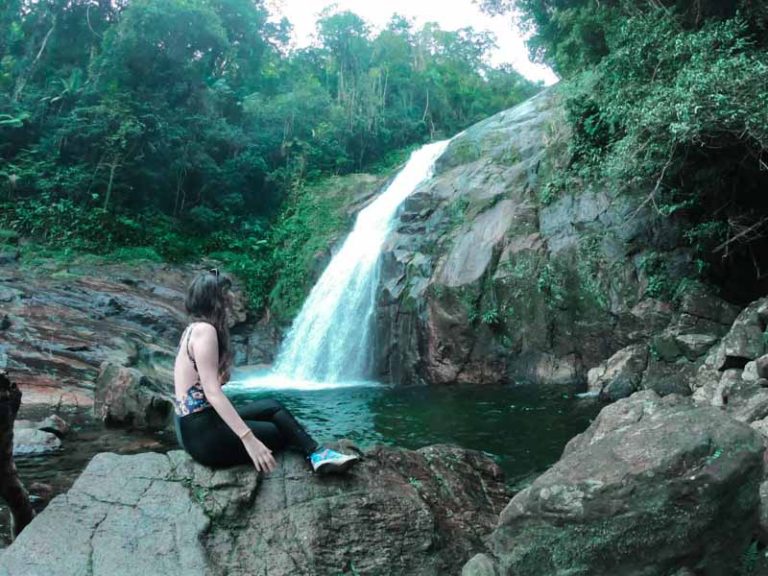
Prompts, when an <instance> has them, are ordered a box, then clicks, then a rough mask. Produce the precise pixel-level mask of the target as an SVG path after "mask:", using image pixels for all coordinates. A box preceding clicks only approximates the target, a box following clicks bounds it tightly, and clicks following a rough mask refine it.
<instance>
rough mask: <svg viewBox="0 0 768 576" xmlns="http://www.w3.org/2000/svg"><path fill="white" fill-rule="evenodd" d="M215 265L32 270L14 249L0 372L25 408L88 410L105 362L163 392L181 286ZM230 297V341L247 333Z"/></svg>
mask: <svg viewBox="0 0 768 576" xmlns="http://www.w3.org/2000/svg"><path fill="white" fill-rule="evenodd" d="M215 265H216V264H215V263H213V264H212V263H207V262H203V263H201V264H200V265H199V267H194V266H186V265H185V266H171V265H164V264H157V263H154V262H141V263H129V264H106V263H101V264H96V263H90V262H89V261H88V260H87V259H83V261H82V262H81V261H75V262H72V263H67V264H62V263H59V262H55V261H42V262H39V263H36V264H35V265H34V266H31V265H28V264H27V263H26V262H25V258H24V252H23V250H22V257H21V260H19V261H17V262H16V261H14V262H13V263H10V264H8V265H5V266H3V268H2V271H3V275H2V277H1V278H0V364H4V365H6V369H7V370H8V371H9V372H10V373H12V374H13V378H14V380H15V381H16V382H18V384H19V386H20V387H21V389H22V391H23V393H24V403H25V404H27V405H29V404H38V403H39V404H48V405H52V406H55V405H57V404H62V405H66V404H74V405H80V406H82V405H90V404H91V403H92V402H93V389H94V386H95V383H96V379H97V377H98V374H99V369H100V366H101V364H102V363H104V362H110V363H112V364H116V365H120V366H125V367H131V368H135V369H137V370H139V371H140V372H142V374H144V375H145V376H147V377H149V378H150V379H152V380H154V381H156V382H158V383H159V384H161V385H164V386H171V384H172V371H173V358H174V356H175V350H176V345H177V343H178V338H179V336H180V335H181V332H182V330H183V328H184V326H185V324H186V314H185V312H184V293H185V291H186V287H187V285H188V284H189V282H190V281H191V279H192V278H193V277H194V275H195V274H197V273H198V272H199V271H200V270H205V269H209V268H212V267H213V266H215ZM236 294H237V297H236V306H235V310H234V312H235V314H234V316H235V318H234V319H235V321H236V322H239V324H237V325H236V326H235V327H234V328H233V332H248V330H249V329H248V326H247V325H248V322H247V321H246V315H245V308H244V300H243V295H242V293H241V291H240V290H239V289H237V288H236Z"/></svg>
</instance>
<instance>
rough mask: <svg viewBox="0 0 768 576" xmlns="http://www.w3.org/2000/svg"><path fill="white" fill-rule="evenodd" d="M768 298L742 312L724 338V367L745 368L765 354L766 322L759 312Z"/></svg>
mask: <svg viewBox="0 0 768 576" xmlns="http://www.w3.org/2000/svg"><path fill="white" fill-rule="evenodd" d="M767 302H768V298H763V299H761V300H757V301H755V302H753V303H752V304H750V305H749V306H747V307H746V308H745V309H744V310H742V311H741V313H740V314H739V316H738V317H737V318H736V320H735V321H734V323H733V326H731V329H730V330H729V332H728V334H726V335H725V337H724V338H723V342H722V345H723V353H724V355H725V360H724V367H726V368H732V367H736V366H738V367H742V368H743V367H744V365H745V364H746V363H747V362H749V361H750V360H756V359H757V358H759V357H760V356H762V355H763V354H764V353H765V339H764V337H763V332H764V331H765V328H766V326H765V322H764V321H763V319H762V318H761V317H760V314H759V312H758V311H759V310H760V309H761V307H763V306H764V305H765V304H766V303H767Z"/></svg>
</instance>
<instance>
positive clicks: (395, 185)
mask: <svg viewBox="0 0 768 576" xmlns="http://www.w3.org/2000/svg"><path fill="white" fill-rule="evenodd" d="M448 142H449V141H448V140H445V141H443V142H436V143H434V144H428V145H426V146H424V147H423V148H421V149H419V150H417V151H416V152H414V153H413V154H412V155H411V158H410V159H409V160H408V163H407V164H406V166H405V168H403V169H402V170H401V171H400V173H399V174H398V175H397V177H396V178H395V180H394V181H393V182H392V184H390V186H389V187H388V188H387V189H386V190H385V191H384V192H382V193H381V195H379V197H378V198H376V200H374V201H373V202H372V203H371V204H370V205H369V206H367V207H366V208H365V209H364V210H362V211H361V212H360V214H358V216H357V221H356V222H355V227H354V229H353V230H352V232H351V233H350V234H349V236H348V237H347V239H346V241H345V242H344V245H343V246H342V247H341V250H339V252H338V254H336V255H335V256H334V257H333V259H332V260H331V262H330V264H328V267H327V268H326V270H325V272H323V275H322V276H321V277H320V280H318V282H317V284H315V287H314V288H313V289H312V292H311V293H310V295H309V298H307V301H306V302H305V303H304V306H303V308H302V309H301V312H300V313H299V315H298V316H297V317H296V320H295V321H294V323H293V326H292V327H291V330H290V332H289V333H288V337H287V338H286V340H285V342H284V343H283V346H282V348H281V351H280V353H279V355H278V358H277V361H276V362H275V367H274V375H275V376H277V377H278V378H279V379H280V380H283V379H287V380H291V381H294V382H296V381H314V382H349V381H360V380H364V379H366V377H368V376H370V372H371V369H372V362H373V356H374V355H373V348H372V343H371V332H372V329H373V323H372V320H373V313H374V308H375V298H376V290H377V287H378V284H379V266H378V262H379V256H380V255H381V247H382V245H383V244H384V240H386V238H387V235H388V234H389V232H390V231H391V228H392V225H393V222H394V219H395V218H394V217H395V214H396V213H397V209H398V207H399V206H400V204H402V202H403V201H404V200H405V199H406V198H407V197H408V196H409V195H410V194H411V192H413V191H414V190H415V189H416V187H417V186H418V185H419V184H420V183H421V182H423V181H424V180H426V179H428V178H430V177H431V176H432V169H433V166H434V163H435V160H436V159H437V158H438V157H439V156H440V155H441V154H442V153H443V151H444V150H445V148H446V147H447V146H448Z"/></svg>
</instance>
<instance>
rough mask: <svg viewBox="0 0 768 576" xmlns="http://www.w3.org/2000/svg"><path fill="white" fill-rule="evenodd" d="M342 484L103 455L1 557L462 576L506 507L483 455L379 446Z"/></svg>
mask: <svg viewBox="0 0 768 576" xmlns="http://www.w3.org/2000/svg"><path fill="white" fill-rule="evenodd" d="M364 456H365V457H364V460H363V461H362V462H361V463H360V464H358V466H357V467H356V468H355V469H354V471H353V472H352V473H351V474H349V475H348V476H343V477H314V476H313V475H312V473H311V472H309V471H308V467H307V466H306V463H305V462H303V461H302V459H301V458H300V456H298V455H294V454H282V455H280V456H279V466H278V468H277V469H276V470H275V471H274V472H272V473H271V474H270V475H267V476H259V475H257V474H256V473H255V472H254V471H253V469H252V468H250V467H237V468H232V469H228V470H219V471H212V470H210V469H207V468H204V467H202V466H199V465H197V464H194V463H193V462H192V461H191V460H190V459H189V458H188V457H187V456H186V455H185V454H184V453H182V452H171V453H169V454H167V455H164V454H155V453H147V454H141V455H137V456H117V455H114V454H99V455H98V456H96V457H95V458H94V459H93V460H92V461H91V463H90V464H89V465H88V468H87V469H86V470H85V472H83V474H82V475H81V476H80V478H79V479H78V480H77V481H76V483H75V485H74V486H73V487H72V489H71V490H70V491H69V492H68V493H67V494H64V495H61V496H58V497H56V498H55V499H54V500H53V501H51V503H50V504H49V505H48V507H47V508H46V509H45V510H44V511H43V512H42V513H41V514H40V515H39V516H38V517H37V518H35V520H34V521H33V523H32V524H31V525H30V526H29V527H28V528H27V529H26V530H25V531H24V532H23V533H22V534H21V536H20V537H19V538H18V539H17V540H16V541H15V542H13V544H12V545H11V546H10V547H9V548H8V549H7V550H6V551H5V552H4V553H3V554H2V555H1V556H0V575H1V576H11V575H12V576H33V575H34V576H36V575H42V574H56V575H57V576H70V575H71V576H75V575H77V576H102V575H103V576H132V575H136V576H147V575H148V574H162V575H164V576H173V575H175V574H178V575H180V576H181V575H183V576H194V575H197V574H199V575H206V576H215V575H219V574H221V575H224V574H227V575H235V574H242V575H246V574H265V575H270V576H281V575H284V576H289V575H290V576H300V575H304V574H306V575H315V574H318V575H319V574H329V575H330V574H345V573H346V574H360V575H364V574H370V575H374V574H387V575H391V576H398V575H403V576H406V575H407V576H419V575H435V576H437V575H442V574H454V573H458V572H459V570H460V567H461V566H462V565H463V564H464V563H465V562H466V561H467V560H468V559H469V558H470V557H471V556H473V554H474V553H475V552H477V551H479V550H480V549H481V548H482V544H481V536H482V535H483V534H485V533H487V532H489V531H490V530H491V529H492V528H493V526H494V524H495V521H496V519H497V518H498V514H499V512H500V511H501V509H502V508H503V506H504V504H505V503H506V501H507V499H508V497H509V496H508V494H507V492H506V489H505V488H504V483H503V479H502V475H501V472H500V470H499V468H498V467H497V466H496V465H495V464H494V463H493V462H492V461H491V460H490V459H489V458H487V457H485V456H483V455H481V454H480V453H477V452H471V451H465V450H461V449H458V448H454V447H450V446H432V447H427V448H423V449H421V450H418V451H415V452H412V451H407V450H397V449H392V448H375V449H372V450H370V451H368V452H366V453H365V455H364Z"/></svg>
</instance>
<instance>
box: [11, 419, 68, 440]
mask: <svg viewBox="0 0 768 576" xmlns="http://www.w3.org/2000/svg"><path fill="white" fill-rule="evenodd" d="M13 429H14V432H15V431H17V430H22V429H32V430H42V431H43V432H50V433H51V434H55V435H56V436H57V437H59V438H62V437H63V436H66V435H67V433H68V432H69V424H67V422H66V421H65V420H64V419H63V418H62V417H61V416H57V415H56V414H51V415H50V416H47V417H46V418H45V419H43V420H40V421H39V422H32V421H31V420H16V421H15V422H14V423H13Z"/></svg>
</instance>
